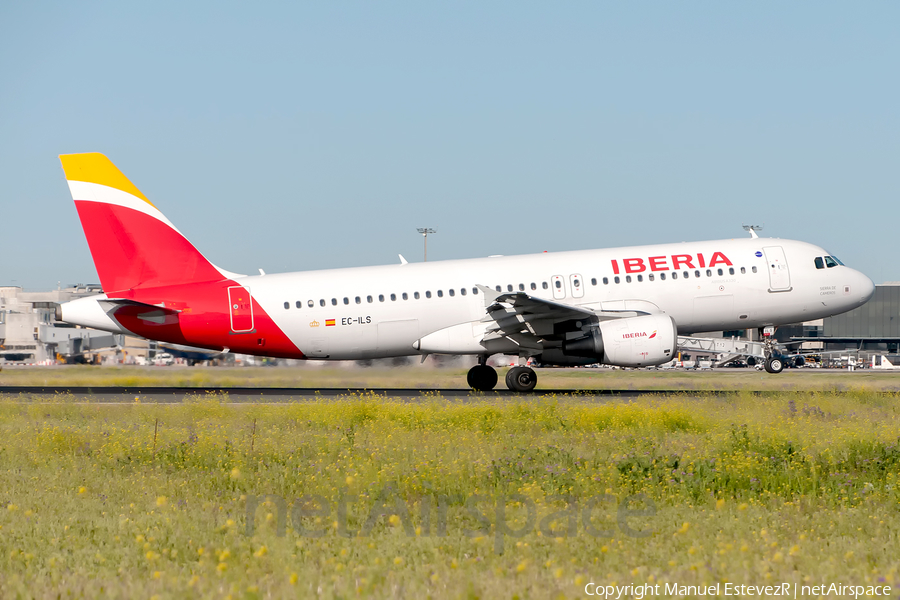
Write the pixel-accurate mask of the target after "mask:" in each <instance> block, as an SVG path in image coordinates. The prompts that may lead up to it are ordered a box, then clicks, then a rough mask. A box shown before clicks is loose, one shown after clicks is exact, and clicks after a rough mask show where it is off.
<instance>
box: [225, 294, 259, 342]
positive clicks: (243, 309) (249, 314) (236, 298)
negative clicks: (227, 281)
mask: <svg viewBox="0 0 900 600" xmlns="http://www.w3.org/2000/svg"><path fill="white" fill-rule="evenodd" d="M228 312H229V316H230V317H231V319H230V320H231V331H232V332H233V333H250V332H251V331H253V299H252V298H251V297H250V289H249V288H244V287H241V286H239V285H238V286H232V287H230V288H228Z"/></svg>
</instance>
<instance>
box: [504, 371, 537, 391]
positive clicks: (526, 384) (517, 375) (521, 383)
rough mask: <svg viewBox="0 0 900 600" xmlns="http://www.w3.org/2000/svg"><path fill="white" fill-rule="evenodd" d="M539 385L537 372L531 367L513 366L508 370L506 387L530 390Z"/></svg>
mask: <svg viewBox="0 0 900 600" xmlns="http://www.w3.org/2000/svg"><path fill="white" fill-rule="evenodd" d="M535 385H537V373H535V372H534V370H533V369H531V368H529V367H513V368H512V369H510V370H509V371H507V372H506V387H508V388H509V389H511V390H512V391H514V392H530V391H531V390H533V389H534V386H535Z"/></svg>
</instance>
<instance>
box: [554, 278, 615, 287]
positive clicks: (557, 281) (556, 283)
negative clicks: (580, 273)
mask: <svg viewBox="0 0 900 600" xmlns="http://www.w3.org/2000/svg"><path fill="white" fill-rule="evenodd" d="M628 280H629V281H631V278H630V277H629V278H628ZM553 283H554V285H555V286H556V289H558V290H560V289H562V281H560V280H559V279H557V280H556V281H554V282H553Z"/></svg>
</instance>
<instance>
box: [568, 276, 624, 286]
mask: <svg viewBox="0 0 900 600" xmlns="http://www.w3.org/2000/svg"><path fill="white" fill-rule="evenodd" d="M638 277H640V275H639V276H638ZM638 281H640V280H638ZM572 285H573V286H574V287H576V288H578V287H581V281H580V280H578V279H573V280H572Z"/></svg>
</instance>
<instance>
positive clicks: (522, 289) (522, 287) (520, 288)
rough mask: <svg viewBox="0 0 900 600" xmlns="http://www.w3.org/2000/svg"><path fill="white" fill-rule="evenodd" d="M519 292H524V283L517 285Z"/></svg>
mask: <svg viewBox="0 0 900 600" xmlns="http://www.w3.org/2000/svg"><path fill="white" fill-rule="evenodd" d="M519 291H520V292H524V291H525V284H524V283H520V284H519Z"/></svg>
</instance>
